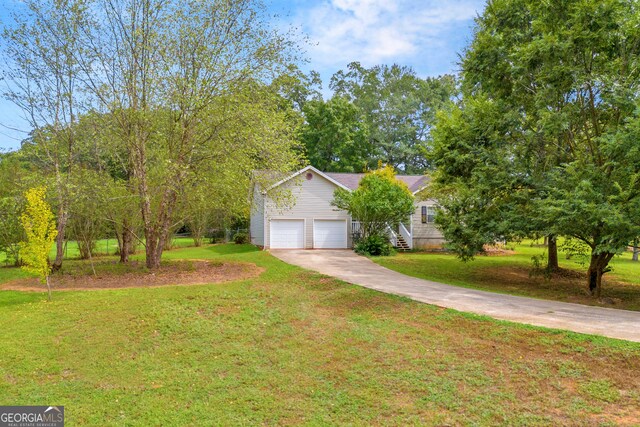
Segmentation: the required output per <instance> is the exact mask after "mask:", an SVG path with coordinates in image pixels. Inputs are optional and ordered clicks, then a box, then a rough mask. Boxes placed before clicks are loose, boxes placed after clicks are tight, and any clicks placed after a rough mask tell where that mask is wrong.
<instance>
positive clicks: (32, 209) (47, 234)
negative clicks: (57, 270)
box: [20, 187, 58, 301]
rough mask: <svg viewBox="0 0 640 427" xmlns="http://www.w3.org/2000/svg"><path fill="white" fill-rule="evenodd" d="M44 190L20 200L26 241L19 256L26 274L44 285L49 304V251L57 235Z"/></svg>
mask: <svg viewBox="0 0 640 427" xmlns="http://www.w3.org/2000/svg"><path fill="white" fill-rule="evenodd" d="M45 193H46V189H45V188H44V187H36V188H31V189H29V190H27V192H26V193H25V195H24V197H25V200H26V206H25V210H24V213H23V214H22V215H21V217H20V220H21V222H22V226H23V227H24V231H25V235H26V241H25V242H24V244H23V245H22V247H21V248H20V256H21V258H22V261H23V266H22V268H24V269H25V270H26V271H28V272H30V273H33V274H36V275H37V276H38V277H39V278H40V280H41V282H43V283H46V285H47V292H48V295H49V301H51V284H50V283H49V274H51V265H50V262H49V250H50V249H51V246H52V245H53V242H54V241H55V239H56V235H57V234H58V231H57V228H56V222H55V220H54V217H53V212H51V208H50V207H49V204H48V203H47V202H46V201H45Z"/></svg>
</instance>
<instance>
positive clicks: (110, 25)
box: [83, 0, 292, 268]
mask: <svg viewBox="0 0 640 427" xmlns="http://www.w3.org/2000/svg"><path fill="white" fill-rule="evenodd" d="M98 4H99V7H100V8H101V14H102V15H104V17H105V18H106V19H103V20H101V22H99V23H98V22H94V23H93V24H92V26H91V27H90V28H87V29H86V30H85V35H86V37H87V38H88V39H89V40H90V43H89V44H90V46H91V47H92V49H93V50H92V52H91V55H89V57H88V59H86V60H85V62H83V67H84V68H85V69H87V70H89V69H93V68H95V67H96V66H98V67H99V68H100V69H102V70H108V71H105V72H104V73H95V74H94V73H91V74H90V77H91V80H90V82H89V83H90V84H89V89H90V91H91V92H92V93H93V94H94V96H95V97H96V99H98V100H99V101H100V102H101V104H102V105H101V107H102V108H103V109H106V110H107V111H109V112H110V113H111V115H112V116H113V118H114V119H115V123H116V124H115V126H114V129H116V130H117V131H118V132H119V134H118V138H119V139H120V140H121V141H123V144H124V146H125V149H126V152H127V153H128V155H129V159H128V160H129V164H130V167H131V182H132V183H133V185H132V188H133V189H135V192H136V194H137V196H138V197H139V201H140V209H141V217H142V222H143V228H144V234H145V252H146V263H147V266H148V267H149V268H157V267H158V266H159V265H160V258H161V255H162V251H163V248H164V247H165V243H166V242H167V239H168V238H169V234H170V231H171V229H172V228H173V226H174V225H175V223H176V222H177V221H178V220H179V219H178V218H176V214H177V212H176V207H177V203H178V202H179V200H178V199H179V196H180V194H181V193H182V192H183V191H185V189H186V188H188V186H189V185H190V181H191V179H192V178H193V177H194V171H196V170H198V169H199V167H200V166H201V165H202V164H204V163H206V162H208V161H210V160H212V159H215V160H221V161H223V160H224V159H226V158H229V157H231V156H230V153H234V152H236V151H240V152H246V150H255V151H258V150H256V149H257V146H256V145H252V144H250V142H256V143H257V144H258V145H259V144H262V146H263V147H262V148H263V149H264V152H263V153H259V154H257V156H256V157H258V158H262V159H263V160H266V159H269V158H278V160H282V156H278V155H277V154H276V153H274V152H272V151H267V150H268V149H269V146H271V147H273V146H274V145H276V144H272V143H271V141H270V142H269V144H264V142H265V141H266V140H267V138H272V137H274V136H277V137H278V138H279V144H277V150H281V151H283V152H288V151H290V146H291V145H292V138H291V137H289V136H287V132H288V131H287V127H286V126H285V127H284V128H280V130H279V131H278V132H279V134H278V135H274V133H273V132H271V133H267V134H264V135H262V138H260V139H257V138H254V136H253V135H252V136H251V139H250V140H249V141H247V140H242V139H236V140H230V139H225V137H226V136H227V135H228V134H229V131H228V128H231V127H236V128H238V133H243V132H244V130H246V129H254V127H253V126H251V125H248V124H250V123H251V122H252V121H255V120H258V121H262V120H265V119H267V118H266V116H265V113H268V114H271V113H273V114H276V115H277V114H278V113H277V112H275V111H274V110H272V109H269V110H265V111H263V112H261V114H260V115H259V116H258V117H255V116H254V117H248V116H245V115H244V111H238V110H232V109H226V107H233V104H234V102H231V97H236V98H237V99H242V100H247V99H249V98H252V101H253V102H256V103H257V105H261V106H264V105H265V103H264V101H263V100H258V99H257V97H259V96H267V97H269V96H268V95H267V94H268V91H266V90H264V89H263V88H260V87H259V85H257V84H256V83H255V82H257V81H260V80H262V79H265V78H266V77H268V76H269V75H271V74H273V71H275V72H277V71H278V70H279V69H282V68H283V67H284V66H285V65H287V63H288V62H289V53H290V52H292V42H291V41H290V40H289V39H288V38H287V37H283V36H282V35H280V34H279V33H278V32H277V31H275V30H273V29H272V28H271V27H270V26H269V23H268V22H267V21H266V20H265V15H264V14H263V13H262V6H261V4H260V3H259V2H258V1H244V0H233V1H215V2H186V1H174V2H172V1H169V2H161V1H148V0H144V1H143V0H103V1H101V2H98ZM124 11H127V13H123V12H124ZM114 64H115V66H113V65H114ZM252 89H259V90H255V91H254V92H252V93H248V92H246V91H247V90H252ZM242 107H243V108H244V109H245V110H246V109H248V108H250V106H249V105H248V104H243V105H242ZM245 119H246V120H247V121H246V122H243V121H242V120H245ZM281 123H282V122H281V121H280V120H279V119H274V120H273V122H272V124H273V125H276V124H277V125H279V124H281ZM241 144H246V145H247V147H246V149H245V148H243V147H239V146H240V145H241ZM244 159H245V160H246V159H247V158H246V157H245V158H244ZM236 160H237V159H236ZM266 164H268V165H269V166H273V167H275V168H276V169H283V168H289V167H290V166H291V162H290V161H285V162H282V163H280V164H277V163H275V162H273V163H271V162H270V161H266ZM226 165H227V166H228V167H232V168H237V169H242V168H246V167H247V166H250V165H249V164H248V162H244V163H239V162H238V163H235V164H232V163H226ZM247 173H248V172H247Z"/></svg>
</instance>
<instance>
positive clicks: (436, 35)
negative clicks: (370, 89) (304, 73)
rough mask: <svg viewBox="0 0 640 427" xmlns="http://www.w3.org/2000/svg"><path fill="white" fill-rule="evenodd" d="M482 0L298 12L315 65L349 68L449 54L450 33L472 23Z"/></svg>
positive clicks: (327, 6) (361, 4)
mask: <svg viewBox="0 0 640 427" xmlns="http://www.w3.org/2000/svg"><path fill="white" fill-rule="evenodd" d="M483 5H484V1H481V0H457V1H434V0H423V1H420V0H324V1H323V2H322V3H320V4H316V5H314V6H311V7H306V8H302V9H298V10H297V14H296V15H295V17H294V19H295V20H296V21H297V24H299V25H301V26H302V29H303V30H304V31H305V32H306V33H307V34H308V35H309V37H310V40H311V42H312V43H313V44H312V46H311V47H310V49H309V55H310V56H311V60H312V63H315V64H316V66H320V67H335V68H343V67H344V66H345V65H346V64H347V63H348V62H351V61H360V62H362V63H363V65H365V66H371V65H374V64H379V63H389V62H412V61H408V60H409V59H411V58H412V57H413V56H415V55H424V54H425V52H428V51H437V50H438V49H445V48H447V36H448V35H447V32H449V31H451V30H452V28H453V27H455V26H456V25H460V24H461V22H469V23H470V22H471V20H472V19H473V18H474V17H475V16H476V14H477V12H478V11H481V10H482V7H483Z"/></svg>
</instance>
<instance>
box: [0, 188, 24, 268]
mask: <svg viewBox="0 0 640 427" xmlns="http://www.w3.org/2000/svg"><path fill="white" fill-rule="evenodd" d="M21 212H22V206H21V203H20V200H19V199H18V198H17V197H3V198H0V252H4V253H5V255H6V260H7V262H12V263H13V265H15V266H19V265H20V243H21V242H22V241H23V240H24V229H23V227H22V224H21V223H20V213H21Z"/></svg>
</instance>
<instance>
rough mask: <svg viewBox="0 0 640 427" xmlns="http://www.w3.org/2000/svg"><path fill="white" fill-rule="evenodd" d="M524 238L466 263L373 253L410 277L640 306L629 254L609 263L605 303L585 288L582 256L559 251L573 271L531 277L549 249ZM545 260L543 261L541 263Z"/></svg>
mask: <svg viewBox="0 0 640 427" xmlns="http://www.w3.org/2000/svg"><path fill="white" fill-rule="evenodd" d="M530 243H531V242H523V244H520V245H517V246H510V247H512V248H515V254H511V255H500V256H495V255H494V256H477V257H475V259H474V260H472V261H469V262H462V261H460V260H459V259H458V258H456V256H455V255H453V254H447V253H421V252H413V253H399V254H397V255H396V256H393V257H374V258H372V259H373V260H374V261H375V262H376V263H378V264H380V265H382V266H384V267H387V268H390V269H392V270H395V271H398V272H400V273H403V274H407V275H409V276H414V277H419V278H422V279H428V280H433V281H438V282H441V283H447V284H450V285H456V286H462V287H468V288H473V289H481V290H488V291H492V292H501V293H508V294H514V295H523V296H529V297H534V298H542V299H551V300H557V301H568V302H575V303H580V304H589V305H602V306H607V307H613V308H622V309H627V310H640V263H639V262H633V261H631V254H630V253H625V254H623V255H621V256H617V257H615V258H614V259H613V260H612V261H611V267H612V272H611V273H607V274H606V275H605V276H604V282H603V283H604V285H603V296H604V297H606V298H607V300H605V302H600V301H597V300H595V299H593V298H591V297H590V296H589V295H588V293H587V288H586V270H587V267H588V264H585V260H584V259H580V258H577V257H574V258H573V259H566V256H565V254H564V253H562V252H561V253H560V254H559V258H560V259H559V262H560V267H561V268H563V269H566V270H568V271H570V272H573V273H571V274H567V273H565V274H561V275H555V276H553V277H551V278H545V277H544V276H543V275H531V271H532V270H533V269H534V265H533V261H532V257H533V256H536V255H543V254H545V248H544V247H540V246H538V245H534V246H532V245H531V244H530ZM544 262H546V258H545V259H543V263H544Z"/></svg>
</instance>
